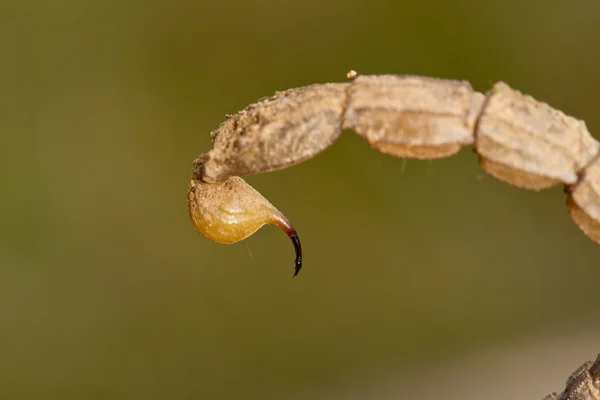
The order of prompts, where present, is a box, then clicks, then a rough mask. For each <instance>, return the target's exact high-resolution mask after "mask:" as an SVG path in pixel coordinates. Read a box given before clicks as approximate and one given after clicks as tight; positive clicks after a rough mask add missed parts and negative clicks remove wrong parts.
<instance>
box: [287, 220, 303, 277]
mask: <svg viewBox="0 0 600 400" xmlns="http://www.w3.org/2000/svg"><path fill="white" fill-rule="evenodd" d="M289 236H290V239H291V240H292V243H293V244H294V250H295V251H296V260H295V261H294V278H295V277H296V276H297V275H298V272H300V269H301V268H302V245H301V244H300V238H299V237H298V234H297V233H296V230H292V231H291V232H290V234H289Z"/></svg>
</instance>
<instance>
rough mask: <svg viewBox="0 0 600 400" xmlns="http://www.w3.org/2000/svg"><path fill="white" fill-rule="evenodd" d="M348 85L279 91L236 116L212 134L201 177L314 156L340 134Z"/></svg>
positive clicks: (206, 178)
mask: <svg viewBox="0 0 600 400" xmlns="http://www.w3.org/2000/svg"><path fill="white" fill-rule="evenodd" d="M348 85H349V83H330V84H316V85H312V86H307V87H302V88H297V89H290V90H287V91H284V92H279V93H277V94H275V96H273V97H271V98H268V99H264V100H262V101H260V102H258V103H256V104H252V105H250V106H248V107H247V108H246V109H244V110H242V111H240V112H239V113H238V114H235V115H233V116H232V117H231V118H229V119H228V120H227V121H225V122H224V123H223V124H221V125H220V126H219V127H218V128H217V129H216V130H215V131H213V132H212V133H211V136H212V139H213V148H212V150H210V152H209V153H208V161H207V162H206V164H205V167H204V172H203V173H202V179H203V180H204V181H206V182H216V181H221V180H224V179H226V178H228V177H229V176H233V175H240V176H241V175H246V174H249V173H260V172H268V171H274V170H277V169H280V168H283V167H288V166H290V165H294V164H296V163H298V162H301V161H303V160H306V159H308V158H310V157H313V156H314V155H315V154H317V153H319V152H320V151H323V150H324V149H326V148H327V147H329V146H330V145H331V144H332V143H333V142H334V141H335V140H336V139H337V138H338V137H339V135H340V133H341V122H340V118H341V116H342V112H343V110H344V108H345V105H344V103H345V100H346V90H347V87H348Z"/></svg>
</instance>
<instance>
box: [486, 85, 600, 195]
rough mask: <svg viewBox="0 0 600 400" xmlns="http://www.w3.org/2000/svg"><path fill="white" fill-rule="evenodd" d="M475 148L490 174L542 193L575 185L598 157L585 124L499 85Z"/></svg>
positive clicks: (490, 97)
mask: <svg viewBox="0 0 600 400" xmlns="http://www.w3.org/2000/svg"><path fill="white" fill-rule="evenodd" d="M475 150H476V151H477V153H478V154H479V156H480V162H481V165H482V167H483V169H484V170H485V171H486V172H488V173H489V174H491V175H493V176H495V177H496V178H498V179H501V180H503V181H505V182H508V183H510V184H512V185H515V186H518V187H523V188H528V189H543V188H546V187H550V186H553V185H555V184H557V183H565V184H573V183H575V182H576V181H577V173H578V172H579V171H581V170H582V169H583V168H584V167H585V166H586V165H587V164H588V163H589V162H590V161H591V160H592V159H593V158H594V156H595V155H596V154H598V142H597V141H596V140H594V139H593V138H592V136H591V135H590V134H589V132H588V130H587V128H586V125H585V123H584V122H583V121H580V120H578V119H575V118H573V117H569V116H567V115H565V114H564V113H562V112H560V111H558V110H556V109H554V108H552V107H550V106H549V105H547V104H545V103H542V102H540V101H537V100H535V99H534V98H533V97H531V96H527V95H523V94H522V93H520V92H519V91H517V90H514V89H511V88H510V87H509V86H508V85H507V84H506V83H504V82H499V83H497V84H495V85H494V87H493V88H492V89H491V91H490V92H489V93H488V95H487V99H486V101H485V104H484V107H483V109H482V112H481V117H480V119H479V122H478V124H477V131H476V141H475Z"/></svg>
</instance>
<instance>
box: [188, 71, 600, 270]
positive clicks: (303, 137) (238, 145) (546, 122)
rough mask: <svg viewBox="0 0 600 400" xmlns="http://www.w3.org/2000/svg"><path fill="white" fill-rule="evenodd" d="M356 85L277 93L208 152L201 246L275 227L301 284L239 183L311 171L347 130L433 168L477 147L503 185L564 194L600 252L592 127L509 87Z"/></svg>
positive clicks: (279, 219)
mask: <svg viewBox="0 0 600 400" xmlns="http://www.w3.org/2000/svg"><path fill="white" fill-rule="evenodd" d="M348 78H349V81H348V82H342V83H324V84H314V85H311V86H305V87H300V88H295V89H290V90H286V91H283V92H278V93H276V94H275V95H274V96H272V97H269V98H266V99H263V100H260V101H258V102H257V103H254V104H251V105H249V106H248V107H246V108H245V109H244V110H242V111H240V112H239V113H237V114H235V115H232V116H229V117H228V119H227V120H226V121H225V122H223V123H222V124H221V125H220V126H219V127H218V128H217V129H216V130H214V131H213V132H212V133H211V138H212V149H211V150H210V151H208V153H205V154H202V155H201V156H200V157H198V158H197V159H196V160H195V161H194V168H193V177H192V180H191V183H190V187H189V191H188V202H189V209H190V216H191V218H192V221H193V222H194V225H195V226H196V228H197V229H198V230H199V231H200V232H201V233H202V234H204V235H205V236H207V237H208V238H210V239H212V240H214V241H216V242H220V243H234V242H237V241H239V240H242V239H244V238H246V237H248V236H249V235H251V234H252V233H254V232H255V231H256V230H258V229H259V228H260V227H261V226H262V225H264V224H267V223H272V224H276V225H278V226H280V227H282V228H283V229H284V230H286V232H287V233H288V235H289V236H290V237H291V238H292V240H293V241H294V245H295V247H296V253H297V258H296V263H295V269H296V274H297V272H298V270H299V269H300V267H301V247H300V242H299V240H298V236H297V234H296V232H295V230H294V228H293V227H292V225H291V223H290V222H289V220H287V218H285V216H283V214H282V213H281V212H279V211H278V210H277V209H276V208H275V207H274V206H272V205H271V204H270V203H269V202H268V201H267V200H266V199H264V198H263V197H262V196H261V195H260V194H259V193H258V192H256V191H255V190H254V189H252V188H251V187H250V186H249V185H248V184H247V183H246V182H245V181H243V180H242V179H241V178H240V177H241V176H244V175H248V174H257V173H263V172H269V171H275V170H279V169H283V168H286V167H289V166H292V165H295V164H298V163H300V162H302V161H305V160H307V159H309V158H311V157H314V156H315V155H316V154H317V153H320V152H321V151H323V150H325V149H326V148H327V147H329V146H330V145H332V144H333V143H334V142H335V140H336V139H337V138H338V137H339V136H340V134H341V132H342V131H343V130H346V129H348V130H354V131H355V132H357V133H358V134H359V135H360V136H362V137H363V138H365V139H366V140H367V141H368V142H369V143H370V145H371V146H372V147H373V148H374V149H376V150H378V151H380V152H382V153H384V154H388V155H391V156H395V157H402V158H416V159H436V158H442V157H449V156H452V155H454V154H456V153H457V152H458V151H459V150H460V149H461V148H462V147H463V146H467V145H472V146H473V149H474V151H475V152H476V153H477V155H478V157H479V163H480V165H481V167H482V168H483V170H484V171H486V172H487V173H488V174H490V175H492V176H494V177H496V178H497V179H500V180H502V181H504V182H507V183H509V184H511V185H514V186H517V187H521V188H524V189H531V190H542V189H546V188H549V187H552V186H555V185H558V184H562V185H564V186H565V192H566V193H567V206H568V209H569V212H570V215H571V217H572V219H573V221H574V222H575V223H576V224H577V226H579V228H580V229H581V230H582V231H583V232H584V233H585V234H586V235H587V236H588V237H590V238H591V239H592V240H594V241H595V242H597V243H599V244H600V143H599V142H598V141H597V140H595V139H594V138H593V137H592V136H591V135H590V133H589V132H588V130H587V128H586V125H585V122H583V121H581V120H579V119H576V118H573V117H570V116H567V115H565V114H564V113H562V112H561V111H559V110H556V109H554V108H552V107H551V106H549V105H548V104H546V103H543V102H540V101H537V100H535V99H534V98H533V97H531V96H528V95H524V94H522V93H521V92H519V91H517V90H514V89H512V88H511V87H509V86H508V85H507V84H506V83H504V82H499V83H496V84H495V85H493V87H492V88H491V89H490V90H489V91H488V92H487V93H486V94H483V93H479V92H477V91H474V90H473V88H472V87H471V85H470V84H469V83H468V82H466V81H458V80H447V79H437V78H428V77H420V76H409V75H363V76H358V75H357V74H356V73H355V72H354V71H351V72H350V73H349V74H348Z"/></svg>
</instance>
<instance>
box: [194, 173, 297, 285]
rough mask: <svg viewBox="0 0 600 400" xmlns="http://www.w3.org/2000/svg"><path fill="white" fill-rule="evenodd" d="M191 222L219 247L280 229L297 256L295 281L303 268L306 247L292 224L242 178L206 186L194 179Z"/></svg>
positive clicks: (199, 180)
mask: <svg viewBox="0 0 600 400" xmlns="http://www.w3.org/2000/svg"><path fill="white" fill-rule="evenodd" d="M188 207H189V213H190V218H191V219H192V222H193V224H194V226H195V227H196V229H197V230H198V231H199V232H200V233H201V234H202V235H204V236H205V237H207V238H208V239H210V240H212V241H215V242H217V243H224V244H232V243H236V242H239V241H241V240H244V239H246V238H247V237H249V236H250V235H252V234H253V233H254V232H256V231H257V230H258V229H260V228H261V227H262V226H263V225H266V224H272V225H276V226H278V227H280V228H281V229H282V230H283V231H284V232H285V233H286V234H287V235H288V237H289V238H290V240H291V241H292V243H293V245H294V250H295V252H296V259H295V261H294V277H295V276H296V275H298V272H300V269H301V268H302V246H301V245H300V239H299V238H298V233H297V232H296V230H295V229H294V227H293V226H292V224H291V222H290V221H289V220H288V219H287V218H286V217H285V216H284V215H283V214H282V213H281V211H279V210H278V209H277V208H275V207H274V206H273V205H272V204H271V203H270V202H269V201H268V200H267V199H265V198H264V197H263V196H262V195H261V194H260V193H258V192H257V191H256V190H255V189H254V188H253V187H252V186H250V185H249V184H248V183H246V181H244V180H243V179H242V178H240V177H237V176H233V177H231V178H228V179H227V180H225V181H224V182H218V183H205V182H203V181H202V180H201V179H196V177H194V178H192V180H191V181H190V186H189V190H188Z"/></svg>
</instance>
